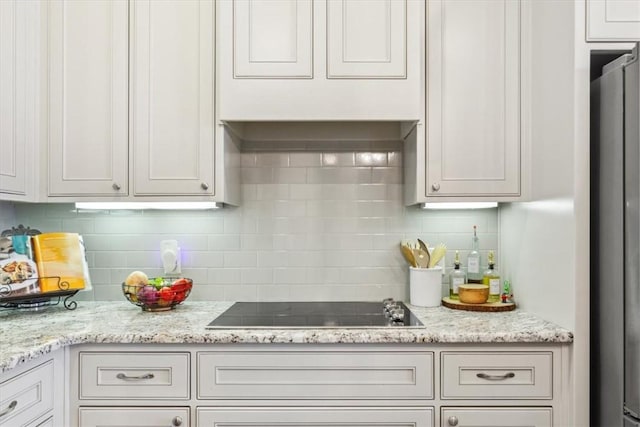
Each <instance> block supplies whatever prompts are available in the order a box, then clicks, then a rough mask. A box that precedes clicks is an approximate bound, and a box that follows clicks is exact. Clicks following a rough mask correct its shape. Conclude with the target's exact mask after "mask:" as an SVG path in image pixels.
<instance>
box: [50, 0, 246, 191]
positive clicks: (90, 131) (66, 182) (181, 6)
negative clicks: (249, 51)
mask: <svg viewBox="0 0 640 427" xmlns="http://www.w3.org/2000/svg"><path fill="white" fill-rule="evenodd" d="M47 4H48V21H49V25H48V62H49V67H48V81H49V84H48V95H49V103H48V106H49V108H48V141H47V142H48V169H49V180H48V186H49V189H48V195H49V196H51V197H52V198H55V200H63V199H64V198H65V197H66V198H67V199H71V200H73V197H77V196H81V197H83V198H84V200H89V199H96V200H114V196H115V198H117V199H118V200H133V199H134V198H137V197H139V196H148V197H147V200H156V201H158V200H170V199H171V200H176V198H173V199H172V197H174V196H177V197H186V198H187V199H189V198H191V199H190V200H211V198H212V196H214V195H216V196H218V194H220V195H221V196H220V197H224V196H223V195H222V194H223V193H224V190H225V189H226V188H227V187H222V186H221V187H220V188H221V189H222V190H221V191H219V192H217V191H215V189H216V185H215V184H216V181H218V180H215V179H214V178H215V177H216V173H217V178H218V179H219V180H220V181H221V182H222V180H224V178H225V177H226V176H227V175H228V174H227V175H224V174H223V173H218V172H217V171H216V168H215V167H214V166H215V165H214V162H215V160H218V161H219V162H220V164H222V163H223V162H227V163H229V161H230V160H229V159H228V158H227V156H228V155H233V154H234V153H231V154H228V153H230V152H231V151H233V150H231V151H230V148H229V149H223V147H224V145H225V144H224V143H223V144H222V145H221V148H220V150H219V151H218V152H215V150H216V145H215V143H214V140H215V132H216V130H215V127H214V123H215V117H214V105H215V104H214V99H215V84H214V70H215V61H214V58H215V30H214V29H215V3H214V1H213V0H201V1H199V0H167V1H149V0H136V1H127V0H91V1H89V0H51V1H49V2H48V3H47ZM218 131H219V132H220V135H221V136H222V130H221V128H220V129H219V130H218ZM214 152H215V155H214ZM167 197H168V199H167ZM180 200H183V199H180ZM220 201H223V200H222V199H220Z"/></svg>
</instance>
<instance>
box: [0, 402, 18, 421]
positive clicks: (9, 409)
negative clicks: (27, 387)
mask: <svg viewBox="0 0 640 427" xmlns="http://www.w3.org/2000/svg"><path fill="white" fill-rule="evenodd" d="M16 406H18V401H17V400H14V401H12V402H11V403H9V406H7V409H4V410H3V411H2V412H0V418H2V417H4V416H5V415H7V414H10V413H11V412H13V410H14V409H16Z"/></svg>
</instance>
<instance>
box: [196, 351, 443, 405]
mask: <svg viewBox="0 0 640 427" xmlns="http://www.w3.org/2000/svg"><path fill="white" fill-rule="evenodd" d="M197 360H198V362H197V364H198V366H197V369H198V387H197V388H198V398H200V399H310V398H324V399H365V398H366V399H371V398H372V399H376V398H378V399H433V353H431V352H397V351H396V352H391V351H389V352H385V351H376V352H371V351H367V352H364V351H314V352H304V351H277V352H273V351H220V352H203V353H198V359H197Z"/></svg>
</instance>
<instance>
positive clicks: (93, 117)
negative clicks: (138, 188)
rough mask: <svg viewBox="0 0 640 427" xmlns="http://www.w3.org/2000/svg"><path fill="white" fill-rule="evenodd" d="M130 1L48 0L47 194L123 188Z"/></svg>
mask: <svg viewBox="0 0 640 427" xmlns="http://www.w3.org/2000/svg"><path fill="white" fill-rule="evenodd" d="M128 23H129V16H128V2H127V1H126V0H114V1H110V0H96V1H89V0H81V1H78V0H74V1H71V0H51V1H50V2H49V156H48V158H49V160H48V162H49V195H50V196H63V195H95V196H125V195H127V193H128V183H127V176H128V172H127V168H128V160H127V145H128V107H127V103H128V75H127V73H128V59H127V55H128V25H129V24H128Z"/></svg>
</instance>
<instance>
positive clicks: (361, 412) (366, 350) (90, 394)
mask: <svg viewBox="0 0 640 427" xmlns="http://www.w3.org/2000/svg"><path fill="white" fill-rule="evenodd" d="M568 351H569V346H567V345H558V344H506V343H504V344H500V345H493V344H480V343H478V344H429V343H425V344H417V343H407V344H146V345H142V344H114V345H108V344H85V345H79V346H74V347H72V348H71V350H70V357H71V361H70V367H71V369H70V423H69V424H68V425H69V426H74V427H77V426H82V427H91V426H98V425H100V426H103V427H120V426H134V427H135V426H146V427H149V426H188V425H194V426H206V427H222V426H243V427H258V426H259V427H264V426H274V427H275V426H300V427H302V426H314V427H325V426H331V427H351V426H353V427H356V426H358V427H361V426H373V425H375V426H377V427H391V426H393V427H430V426H440V427H445V426H453V427H455V426H511V427H520V426H530V427H542V426H549V427H551V426H554V425H556V426H565V425H571V420H570V415H569V413H568V409H567V408H568V407H569V405H568V404H567V400H568V396H566V392H565V391H564V390H568V386H567V383H568V376H567V373H568V372H569V371H568V368H567V360H568V356H567V354H568ZM3 400H4V399H3ZM0 424H1V423H0ZM54 425H57V424H55V423H54Z"/></svg>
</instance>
